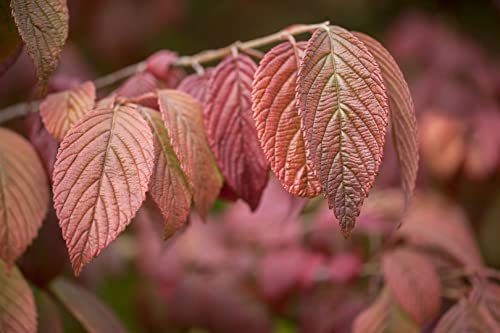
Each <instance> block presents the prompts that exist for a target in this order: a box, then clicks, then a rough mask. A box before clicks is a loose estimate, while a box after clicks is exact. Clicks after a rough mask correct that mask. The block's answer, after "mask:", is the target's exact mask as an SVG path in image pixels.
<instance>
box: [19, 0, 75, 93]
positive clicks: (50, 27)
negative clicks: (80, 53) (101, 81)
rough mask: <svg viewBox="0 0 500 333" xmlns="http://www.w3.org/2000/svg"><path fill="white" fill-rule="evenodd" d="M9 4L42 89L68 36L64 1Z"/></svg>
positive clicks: (53, 0) (67, 17) (20, 0)
mask: <svg viewBox="0 0 500 333" xmlns="http://www.w3.org/2000/svg"><path fill="white" fill-rule="evenodd" d="M10 6H11V8H12V14H13V16H14V19H15V22H16V25H17V28H18V29H19V33H20V35H21V37H22V38H23V40H24V43H25V44H26V48H27V49H28V53H29V55H30V57H31V59H33V62H34V63H35V67H36V71H37V74H38V80H39V81H40V87H41V91H42V92H44V91H45V89H46V87H47V81H48V79H49V77H50V75H51V74H52V73H53V72H54V70H55V69H56V66H57V63H58V61H59V55H60V54H61V51H62V48H63V46H64V43H65V42H66V38H67V37H68V20H69V15H68V7H67V5H66V0H33V1H25V0H11V2H10Z"/></svg>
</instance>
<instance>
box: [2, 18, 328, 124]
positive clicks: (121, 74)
mask: <svg viewBox="0 0 500 333" xmlns="http://www.w3.org/2000/svg"><path fill="white" fill-rule="evenodd" d="M329 24H330V23H329V22H323V23H318V24H299V25H294V26H291V27H289V28H286V29H283V30H281V31H278V32H276V33H274V34H271V35H268V36H265V37H260V38H256V39H252V40H249V41H246V42H236V43H233V44H231V45H228V46H226V47H223V48H220V49H215V50H206V51H202V52H200V53H197V54H194V55H191V56H181V57H179V58H177V60H176V61H175V62H174V64H173V65H174V66H178V67H193V68H195V69H196V70H197V71H200V69H201V70H202V69H203V67H201V64H202V63H207V62H211V61H216V60H219V59H222V58H224V57H225V56H227V55H229V54H231V52H232V49H234V48H235V46H236V47H237V48H238V49H239V50H241V51H243V52H246V51H248V53H254V55H256V56H258V55H259V54H258V53H255V52H256V49H258V48H259V47H263V46H266V45H269V44H273V43H277V42H279V41H282V40H287V39H288V38H289V36H291V35H300V34H304V33H308V32H312V31H314V30H315V29H317V28H320V27H324V26H328V25H329ZM145 69H146V61H141V62H139V63H136V64H133V65H130V66H127V67H125V68H122V69H119V70H118V71H116V72H113V73H110V74H108V75H105V76H103V77H100V78H98V79H96V80H95V81H94V84H95V86H96V88H97V89H102V88H105V87H109V86H111V85H113V84H116V83H118V82H120V81H121V80H124V79H126V78H128V77H130V76H132V75H134V74H136V73H139V72H142V71H144V70H145ZM40 101H41V100H36V101H32V102H24V103H18V104H14V105H11V106H8V107H6V108H4V109H2V110H0V124H1V123H3V122H6V121H8V120H11V119H14V118H16V117H20V116H24V115H26V114H28V113H29V112H30V111H32V112H37V111H38V105H39V104H40Z"/></svg>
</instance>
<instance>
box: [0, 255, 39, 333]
mask: <svg viewBox="0 0 500 333" xmlns="http://www.w3.org/2000/svg"><path fill="white" fill-rule="evenodd" d="M36 326H37V324H36V308H35V300H34V299H33V294H32V292H31V289H30V287H29V285H28V283H26V280H25V279H24V277H23V276H22V275H21V273H20V272H19V270H18V269H17V267H12V268H8V267H7V265H6V264H5V263H4V262H2V260H0V332H2V333H35V332H36V331H37V330H36Z"/></svg>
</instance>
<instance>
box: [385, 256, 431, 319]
mask: <svg viewBox="0 0 500 333" xmlns="http://www.w3.org/2000/svg"><path fill="white" fill-rule="evenodd" d="M382 271H383V274H384V278H385V281H386V283H387V287H388V288H389V290H390V291H391V294H392V295H394V299H395V301H396V302H398V303H399V305H401V307H402V308H403V309H404V310H405V311H406V312H407V313H408V314H409V315H410V316H411V318H412V319H413V320H415V322H417V323H418V324H420V325H423V324H425V323H427V322H428V321H430V320H432V319H433V318H434V317H435V316H436V315H438V314H439V310H440V308H441V282H440V280H439V276H438V274H437V272H436V270H435V269H434V266H433V265H432V262H431V261H430V260H429V259H427V257H425V256H424V255H422V254H419V253H417V252H414V251H412V250H408V249H404V248H403V249H397V250H394V251H390V252H387V253H385V254H384V255H383V256H382Z"/></svg>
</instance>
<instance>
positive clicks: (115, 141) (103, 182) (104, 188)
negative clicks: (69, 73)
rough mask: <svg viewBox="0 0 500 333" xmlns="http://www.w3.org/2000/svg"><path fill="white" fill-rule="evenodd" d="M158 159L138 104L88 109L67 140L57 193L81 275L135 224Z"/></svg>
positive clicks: (68, 242) (68, 241) (57, 168)
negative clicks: (106, 248)
mask: <svg viewBox="0 0 500 333" xmlns="http://www.w3.org/2000/svg"><path fill="white" fill-rule="evenodd" d="M153 163H154V148H153V138H152V134H151V130H150V128H149V126H148V124H147V122H146V121H145V120H144V119H143V118H142V116H141V115H140V113H139V112H137V110H136V106H135V105H120V104H118V105H115V106H114V107H113V108H104V109H95V110H93V111H91V112H89V113H87V114H86V115H85V116H84V117H83V118H82V119H81V120H80V121H79V122H78V123H77V124H76V125H75V126H73V127H72V128H71V129H70V131H69V132H68V134H67V135H66V136H65V137H64V140H63V141H62V142H61V146H60V148H59V152H58V154H57V161H56V164H55V166H54V175H53V181H54V184H53V192H54V207H55V208H56V212H57V216H58V217H59V224H60V226H61V228H62V233H63V238H64V239H65V240H66V245H67V247H68V251H69V255H70V259H71V263H72V265H73V269H74V271H75V273H76V274H77V275H78V274H79V273H80V271H81V270H82V268H83V266H85V265H86V264H88V263H89V262H90V261H91V260H92V258H93V257H95V256H97V255H98V254H99V253H100V252H101V250H102V249H103V248H105V247H106V246H107V245H109V243H110V242H111V241H113V240H114V239H115V238H116V237H117V236H118V235H119V234H120V233H121V232H122V231H123V230H124V229H125V227H126V226H127V225H128V224H129V223H130V220H131V219H132V217H133V216H134V215H135V213H136V212H137V210H138V209H139V207H140V205H141V204H142V202H143V200H144V198H145V195H146V190H147V188H148V183H149V178H150V176H151V173H152V169H153Z"/></svg>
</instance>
